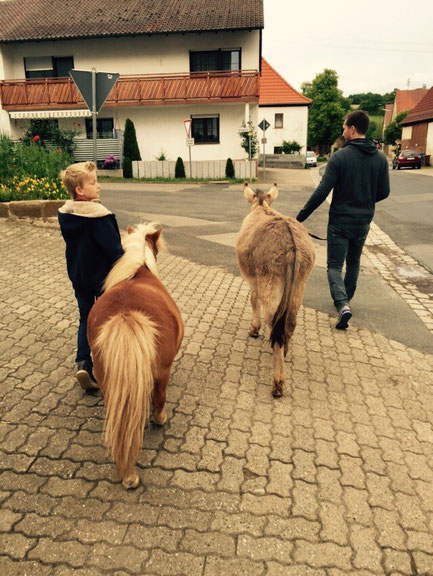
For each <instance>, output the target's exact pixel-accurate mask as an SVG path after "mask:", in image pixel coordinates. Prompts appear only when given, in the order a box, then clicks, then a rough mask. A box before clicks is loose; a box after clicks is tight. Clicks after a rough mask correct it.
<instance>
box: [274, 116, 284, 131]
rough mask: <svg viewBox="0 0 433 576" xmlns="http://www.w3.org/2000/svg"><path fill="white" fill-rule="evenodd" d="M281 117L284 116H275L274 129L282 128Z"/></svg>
mask: <svg viewBox="0 0 433 576" xmlns="http://www.w3.org/2000/svg"><path fill="white" fill-rule="evenodd" d="M283 116H284V114H275V123H274V128H282V127H283Z"/></svg>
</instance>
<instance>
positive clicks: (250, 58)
mask: <svg viewBox="0 0 433 576" xmlns="http://www.w3.org/2000/svg"><path fill="white" fill-rule="evenodd" d="M259 39H260V34H259V31H258V30H252V31H251V32H248V31H239V32H218V33H211V32H206V33H202V34H195V33H192V34H191V33H190V34H185V35H182V34H170V35H154V36H137V37H125V38H95V39H88V40H83V39H81V40H58V41H55V42H51V41H49V42H25V43H19V44H7V45H3V58H4V70H3V74H4V75H3V76H1V75H0V79H3V80H5V79H13V78H21V79H22V78H25V69H24V58H25V57H26V56H27V57H28V56H57V57H59V56H73V57H74V67H75V68H77V69H82V70H90V69H91V68H92V67H95V68H96V69H97V70H100V71H101V72H118V73H119V74H123V75H127V74H130V75H135V74H155V75H158V74H167V73H170V74H171V73H186V72H189V51H190V50H214V49H218V48H242V54H241V58H242V61H241V65H242V69H243V70H258V69H259V57H260V56H259ZM1 73H2V70H1V67H0V74H1Z"/></svg>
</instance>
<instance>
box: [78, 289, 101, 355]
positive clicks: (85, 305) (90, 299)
mask: <svg viewBox="0 0 433 576" xmlns="http://www.w3.org/2000/svg"><path fill="white" fill-rule="evenodd" d="M100 295H101V293H100V292H87V291H82V290H75V298H76V299H77V302H78V309H79V311H80V324H79V326H78V350H77V357H76V358H75V362H81V361H82V360H87V361H88V362H90V365H92V358H91V356H90V346H89V342H88V340H87V318H88V316H89V313H90V310H91V308H92V306H93V304H94V303H95V301H96V299H97V298H99V296H100Z"/></svg>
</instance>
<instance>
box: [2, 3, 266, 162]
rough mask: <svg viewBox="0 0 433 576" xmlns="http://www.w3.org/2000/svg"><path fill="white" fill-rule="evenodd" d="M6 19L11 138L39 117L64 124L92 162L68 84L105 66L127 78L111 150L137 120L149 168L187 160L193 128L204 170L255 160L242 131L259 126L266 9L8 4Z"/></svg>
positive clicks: (87, 130)
mask: <svg viewBox="0 0 433 576" xmlns="http://www.w3.org/2000/svg"><path fill="white" fill-rule="evenodd" d="M0 21H1V22H2V26H1V28H0V131H1V132H3V133H6V134H9V135H10V136H11V137H12V138H14V139H17V138H19V137H20V136H21V135H22V134H23V132H24V131H25V129H26V126H27V125H28V120H29V119H31V118H56V119H57V120H58V123H59V126H60V127H64V128H71V127H74V128H75V129H77V130H80V131H81V134H80V135H79V138H80V139H81V141H80V143H79V146H78V148H77V150H78V152H77V154H83V153H84V154H88V153H90V157H91V147H90V146H89V144H90V140H89V139H90V138H91V132H92V130H91V128H92V126H91V118H89V116H90V113H89V111H88V110H87V107H86V106H85V104H84V101H83V99H82V98H81V95H80V93H79V91H78V90H77V89H76V87H75V85H74V83H73V81H72V80H71V79H70V77H69V76H68V75H69V70H70V69H72V68H75V69H80V70H91V69H92V67H94V68H96V70H97V71H105V72H114V73H119V74H120V77H119V80H118V81H117V84H116V85H115V87H114V88H113V90H112V91H111V93H110V94H109V96H108V98H107V100H106V102H105V104H104V106H103V108H102V110H101V112H100V113H99V115H98V120H97V130H98V137H99V138H100V139H101V140H104V141H106V140H111V139H112V140H113V143H114V141H116V137H117V136H118V135H119V133H120V132H121V131H122V130H123V128H124V125H125V120H126V119H127V118H130V119H131V120H132V121H133V122H134V125H135V128H136V133H137V139H138V144H139V148H140V152H141V156H142V159H143V160H154V159H155V158H156V157H158V156H159V155H160V153H161V151H164V152H165V154H166V156H167V157H168V158H169V159H170V160H175V159H176V158H177V157H178V156H182V157H183V158H184V159H186V158H187V156H188V151H187V147H186V142H185V139H186V134H185V129H184V120H185V119H191V120H192V134H191V136H192V137H194V139H195V146H194V149H193V156H194V158H193V159H194V160H226V159H227V158H228V157H231V158H232V159H242V158H245V152H244V151H243V150H242V148H241V146H240V141H241V140H240V136H239V134H238V128H239V127H240V126H241V123H242V122H243V121H245V120H247V121H248V120H251V121H252V122H253V125H255V126H256V125H257V121H258V101H259V75H260V61H261V36H262V29H263V0H219V1H218V2H214V3H211V2H209V1H208V0H182V2H177V3H173V2H167V1H166V0H153V1H152V2H150V1H149V2H142V1H140V0H123V1H118V2H111V1H110V2H107V1H103V0H89V1H88V2H82V1H81V0H68V1H67V2H64V1H63V0H38V2H35V1H34V0H3V1H1V2H0ZM100 144H101V141H98V160H103V159H104V157H105V152H106V150H107V147H105V148H104V147H102V148H101V150H100V149H99V147H100ZM114 149H116V148H114ZM83 150H84V152H83ZM86 151H88V152H86Z"/></svg>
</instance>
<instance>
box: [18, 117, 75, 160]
mask: <svg viewBox="0 0 433 576" xmlns="http://www.w3.org/2000/svg"><path fill="white" fill-rule="evenodd" d="M74 124H75V122H74ZM78 126H81V125H80V124H78ZM78 133H80V129H77V130H61V129H60V128H59V126H58V123H57V121H56V120H30V125H29V127H28V128H27V131H26V133H25V135H24V137H23V140H22V141H23V142H24V144H31V143H36V144H39V145H41V146H42V147H44V148H50V147H53V148H60V149H61V150H63V151H64V152H65V153H66V154H68V155H69V156H73V154H74V151H75V141H74V138H75V136H76V135H77V134H78Z"/></svg>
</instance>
